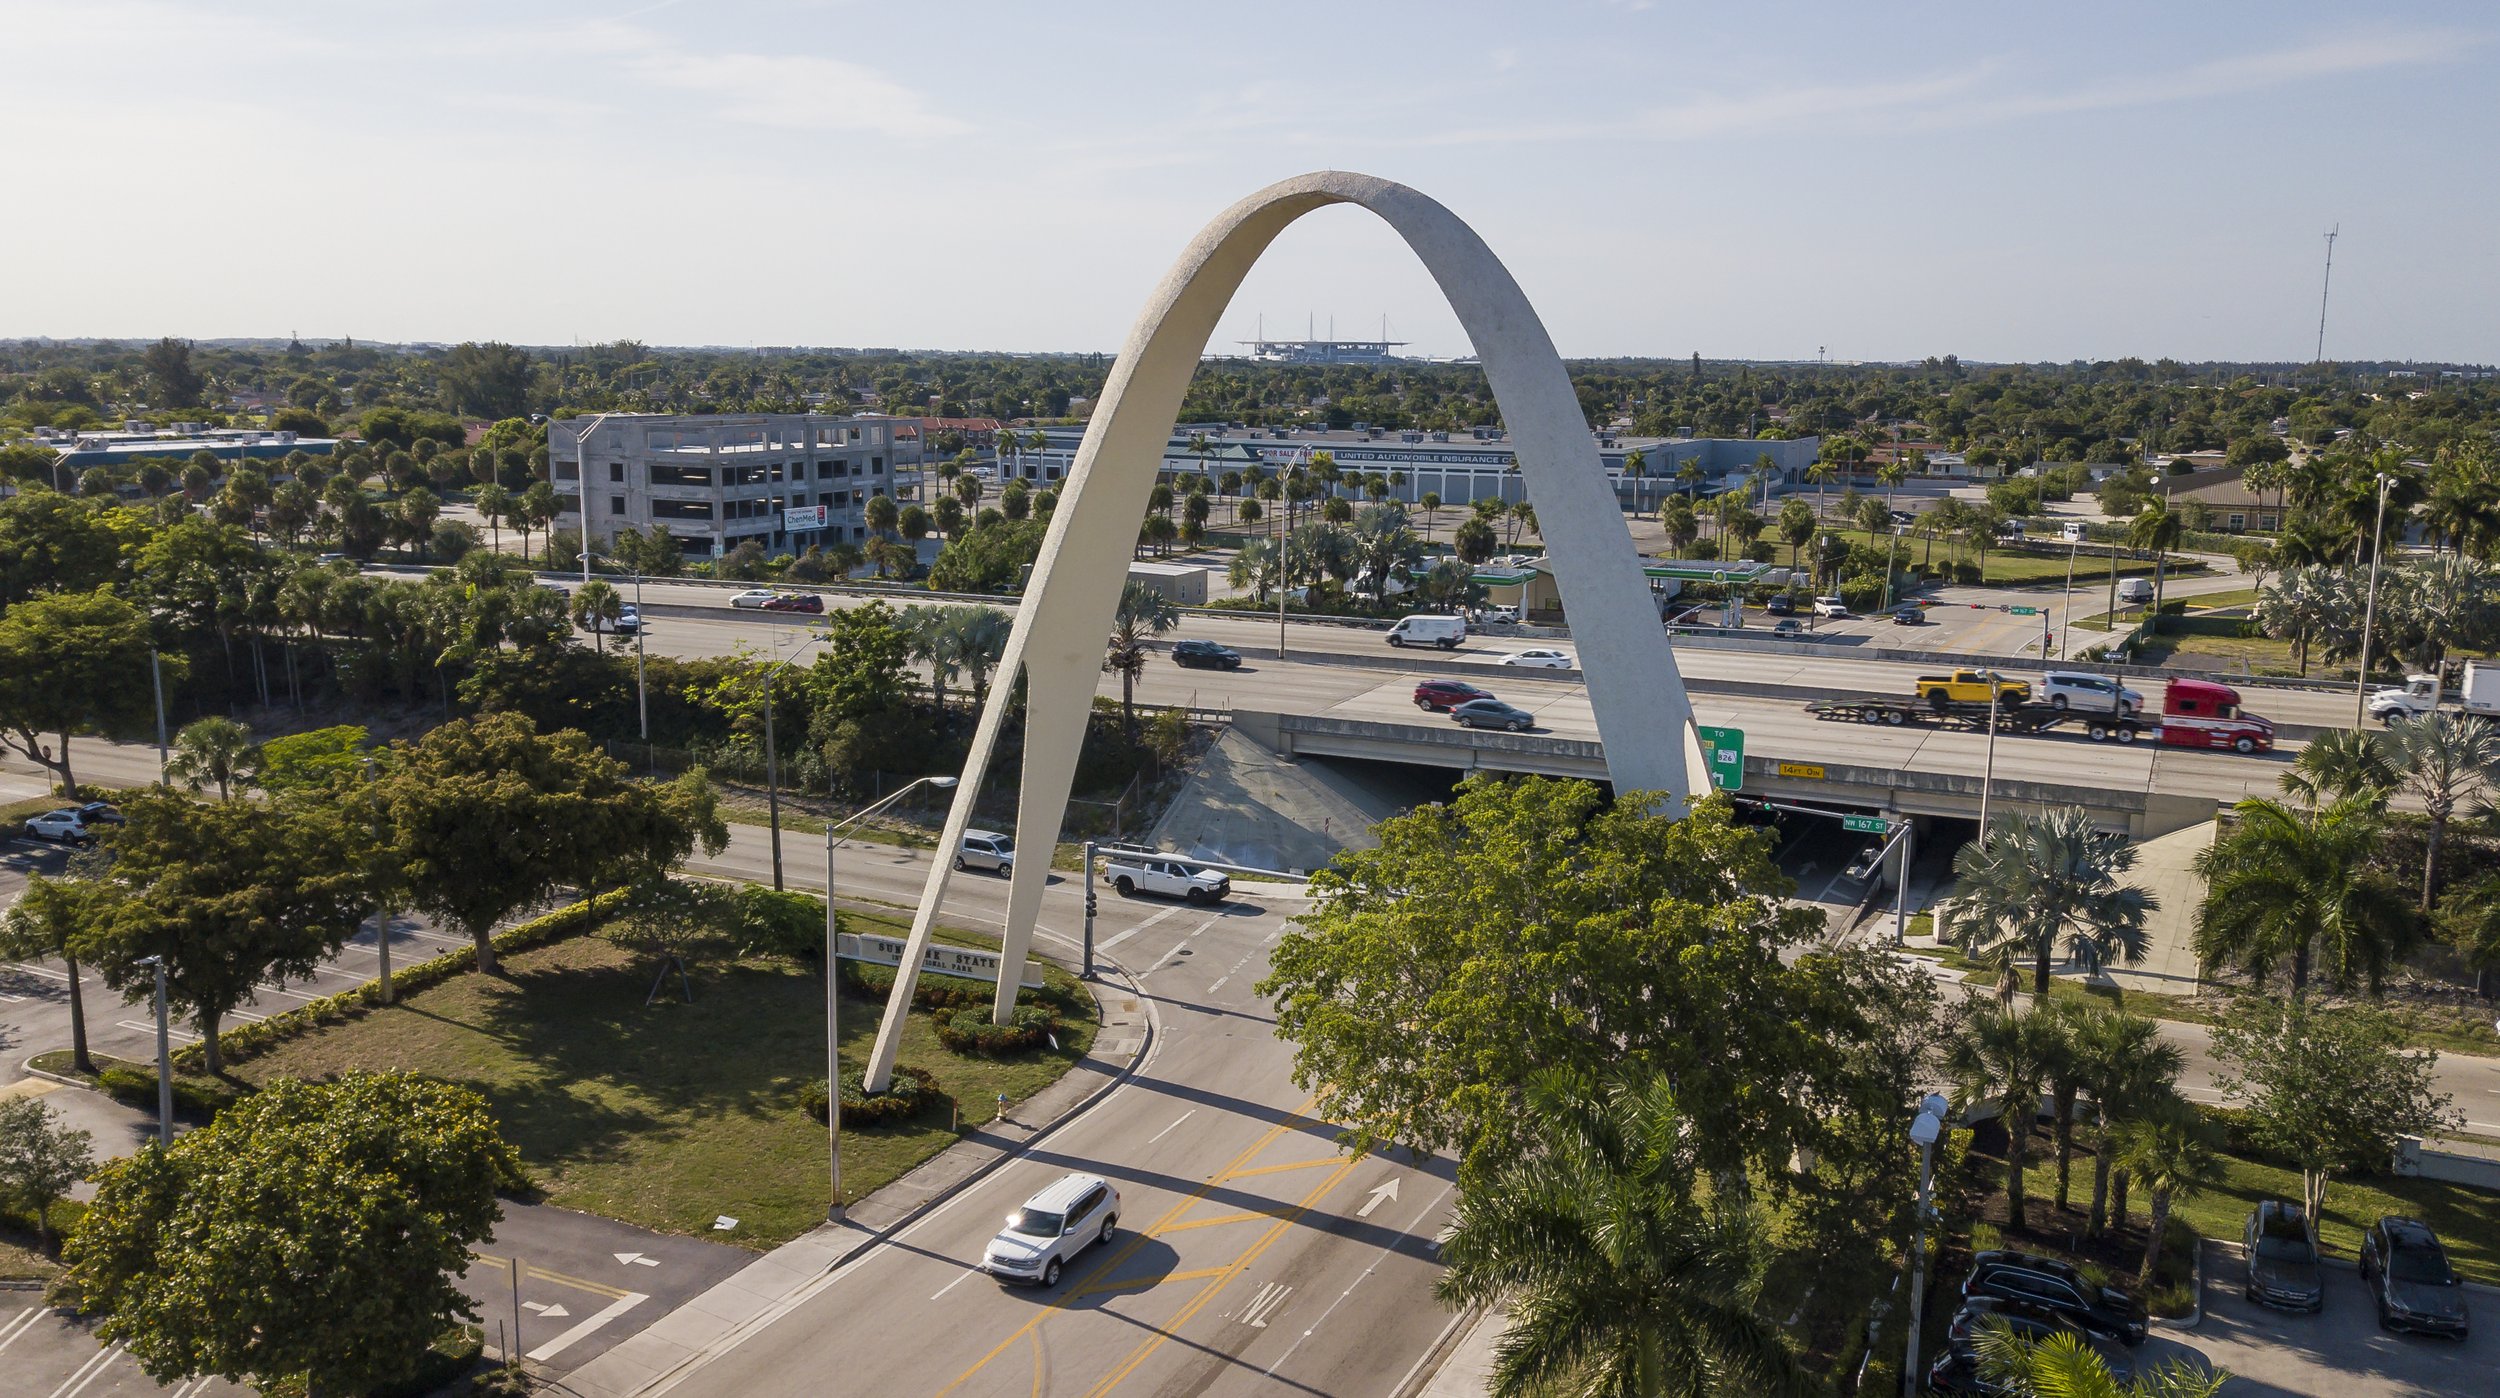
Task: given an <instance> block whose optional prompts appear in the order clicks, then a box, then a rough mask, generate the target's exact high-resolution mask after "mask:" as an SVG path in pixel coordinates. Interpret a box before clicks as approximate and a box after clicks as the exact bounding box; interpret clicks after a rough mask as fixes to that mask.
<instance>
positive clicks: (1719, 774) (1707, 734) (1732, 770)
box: [1693, 724, 1745, 791]
mask: <svg viewBox="0 0 2500 1398" xmlns="http://www.w3.org/2000/svg"><path fill="white" fill-rule="evenodd" d="M1693 728H1694V731H1695V732H1697V733H1699V734H1700V735H1701V755H1702V757H1703V758H1704V759H1705V760H1706V761H1708V763H1709V764H1710V784H1711V785H1712V786H1715V787H1717V788H1718V789H1719V790H1721V791H1741V790H1743V789H1744V786H1745V730H1744V729H1742V728H1713V727H1711V726H1709V725H1708V724H1695V725H1693Z"/></svg>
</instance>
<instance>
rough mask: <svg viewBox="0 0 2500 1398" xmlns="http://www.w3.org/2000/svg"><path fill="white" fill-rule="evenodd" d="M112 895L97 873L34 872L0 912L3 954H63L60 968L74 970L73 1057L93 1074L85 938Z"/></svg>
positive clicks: (71, 976)
mask: <svg viewBox="0 0 2500 1398" xmlns="http://www.w3.org/2000/svg"><path fill="white" fill-rule="evenodd" d="M72 867H73V869H75V868H76V867H77V866H76V865H75V864H73V866H72ZM109 901H110V899H109V893H108V891H107V890H106V889H105V888H103V887H102V886H101V885H99V884H98V883H96V882H95V880H93V879H92V878H87V877H78V876H74V877H69V878H49V877H46V876H45V875H42V874H31V875H29V876H27V880H26V891H25V892H24V893H21V894H19V895H18V899H17V904H16V906H15V907H12V908H10V909H9V910H8V914H7V916H6V917H0V957H6V958H7V959H9V960H11V961H32V960H34V959H35V958H37V957H42V956H57V957H59V958H60V959H61V968H62V970H64V971H65V972H67V973H68V975H69V1052H70V1062H71V1063H73V1064H74V1065H76V1066H77V1069H78V1071H79V1072H82V1073H86V1074H89V1075H93V1074H94V1072H95V1070H96V1068H95V1059H94V1058H93V1057H92V1056H91V1055H90V1054H89V1053H88V1051H87V996H86V990H85V987H84V980H85V978H84V976H83V974H82V973H81V972H80V971H79V969H78V963H79V962H80V960H82V959H83V958H84V956H85V951H84V949H83V943H82V941H81V939H82V938H84V937H85V936H86V935H87V931H88V929H89V928H92V927H94V926H95V925H96V924H97V923H98V922H100V921H102V920H103V918H104V915H105V912H106V909H107V904H108V903H109Z"/></svg>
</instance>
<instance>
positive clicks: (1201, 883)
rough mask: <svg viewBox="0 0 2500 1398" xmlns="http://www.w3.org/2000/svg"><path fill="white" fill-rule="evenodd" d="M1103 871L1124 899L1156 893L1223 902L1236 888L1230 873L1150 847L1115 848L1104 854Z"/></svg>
mask: <svg viewBox="0 0 2500 1398" xmlns="http://www.w3.org/2000/svg"><path fill="white" fill-rule="evenodd" d="M1102 873H1103V877H1104V878H1106V879H1108V880H1110V881H1111V886H1112V887H1113V888H1114V889H1116V890H1118V891H1119V894H1120V896H1121V897H1123V898H1134V897H1136V896H1137V895H1138V894H1140V893H1152V894H1155V895H1157V896H1159V897H1163V898H1183V899H1187V900H1188V901H1190V902H1192V903H1200V904H1206V903H1221V902H1223V901H1224V899H1225V898H1226V897H1227V896H1228V895H1230V894H1231V893H1232V891H1233V881H1232V878H1231V877H1230V876H1229V875H1227V874H1224V873H1222V872H1220V871H1218V870H1214V869H1201V868H1198V867H1197V866H1196V865H1193V864H1188V863H1184V862H1182V861H1181V860H1178V859H1174V858H1172V857H1171V856H1169V855H1163V854H1156V853H1154V852H1152V851H1150V850H1113V851H1111V852H1110V853H1108V854H1105V855H1104V856H1103V859H1102Z"/></svg>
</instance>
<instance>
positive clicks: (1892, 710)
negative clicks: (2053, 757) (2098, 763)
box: [1806, 694, 2161, 743]
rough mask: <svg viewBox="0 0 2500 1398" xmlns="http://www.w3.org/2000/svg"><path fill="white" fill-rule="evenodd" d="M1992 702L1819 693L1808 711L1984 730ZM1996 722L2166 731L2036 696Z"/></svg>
mask: <svg viewBox="0 0 2500 1398" xmlns="http://www.w3.org/2000/svg"><path fill="white" fill-rule="evenodd" d="M1988 707H1989V706H1988V705H1986V704H1981V703H1973V702H1969V701H1966V700H1950V699H1948V700H1944V701H1941V702H1937V701H1930V700H1926V699H1903V698H1898V697H1896V696H1893V695H1888V694H1868V695H1861V696H1859V697H1858V698H1854V699H1817V700H1814V701H1813V702H1811V703H1809V704H1807V705H1806V712H1808V713H1810V714H1812V715H1814V716H1815V717H1816V718H1819V719H1825V720H1829V721H1832V722H1838V723H1880V724H1885V725H1887V726H1890V727H1893V728H1900V727H1904V726H1906V725H1909V724H1913V723H1933V724H1939V725H1941V726H1943V727H1947V728H1968V729H1975V730H1985V729H1986V728H1987V726H1988ZM1996 723H1997V731H1998V732H2000V733H2045V732H2047V731H2049V730H2050V729H2052V728H2056V727H2059V726H2061V725H2067V724H2071V725H2073V726H2074V727H2076V728H2080V729H2082V730H2083V736H2085V737H2086V738H2089V739H2091V740H2092V741H2093V742H2096V743H2106V742H2110V741H2112V740H2115V741H2117V742H2121V743H2132V742H2134V741H2135V740H2136V739H2138V738H2154V737H2158V736H2160V734H2161V725H2160V724H2159V723H2158V722H2150V723H2148V722H2146V721H2145V720H2144V718H2143V716H2142V715H2139V714H2088V713H2079V712H2077V711H2075V710H2073V709H2068V708H2061V707H2059V706H2057V705H2054V704H2043V703H2037V702H2034V703H2028V704H2004V705H1999V706H1998V707H1997V711H1996Z"/></svg>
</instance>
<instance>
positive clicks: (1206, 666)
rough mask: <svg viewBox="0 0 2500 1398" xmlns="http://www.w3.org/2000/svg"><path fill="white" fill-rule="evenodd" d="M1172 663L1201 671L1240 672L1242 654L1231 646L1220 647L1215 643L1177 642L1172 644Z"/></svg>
mask: <svg viewBox="0 0 2500 1398" xmlns="http://www.w3.org/2000/svg"><path fill="white" fill-rule="evenodd" d="M1172 663H1173V664H1175V665H1186V666H1189V667H1191V668H1193V669H1200V670H1238V669H1240V668H1241V652H1240V651H1237V650H1234V649H1233V648H1232V647H1230V646H1219V645H1217V644H1216V643H1215V642H1213V641H1175V642H1173V643H1172Z"/></svg>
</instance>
